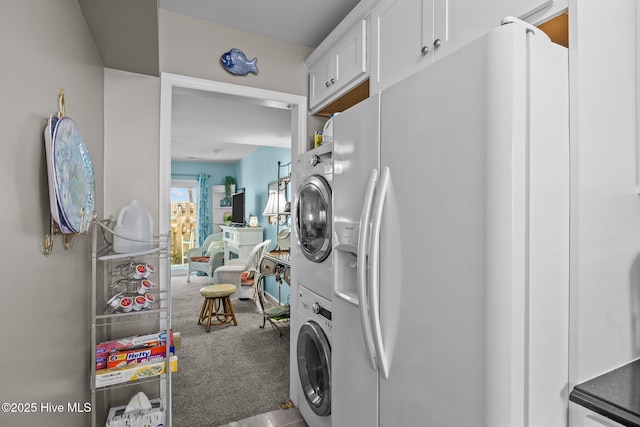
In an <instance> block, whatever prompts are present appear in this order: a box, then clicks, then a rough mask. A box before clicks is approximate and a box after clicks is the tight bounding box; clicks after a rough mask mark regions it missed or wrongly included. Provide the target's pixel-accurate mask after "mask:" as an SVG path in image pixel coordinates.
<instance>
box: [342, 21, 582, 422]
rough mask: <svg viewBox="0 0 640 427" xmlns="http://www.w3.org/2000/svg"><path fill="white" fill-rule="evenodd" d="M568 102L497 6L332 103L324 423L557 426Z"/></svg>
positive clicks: (529, 40) (553, 52) (564, 343)
mask: <svg viewBox="0 0 640 427" xmlns="http://www.w3.org/2000/svg"><path fill="white" fill-rule="evenodd" d="M568 114H569V112H568V58H567V50H566V49H565V48H563V47H560V46H558V45H555V44H553V43H551V42H550V41H549V38H548V37H547V36H546V35H545V34H544V33H542V32H540V31H539V30H538V29H535V28H531V27H530V26H528V25H527V24H525V23H523V22H520V21H518V20H515V19H507V20H506V22H505V23H504V24H503V25H502V26H500V27H498V28H496V29H494V30H492V31H490V32H489V33H487V34H486V35H485V36H483V37H481V38H479V39H477V40H475V41H474V42H472V43H470V44H469V45H467V46H465V47H463V48H461V49H459V50H458V51H455V52H453V53H451V54H450V55H448V56H446V57H444V58H441V59H439V60H438V61H437V62H435V63H434V64H433V65H431V66H429V67H428V68H426V69H424V70H422V71H420V72H418V73H417V74H415V75H412V76H410V77H409V78H407V79H405V80H403V81H401V82H399V83H398V84H396V85H394V86H393V87H391V88H389V89H387V90H384V91H382V92H381V93H380V94H379V95H376V96H372V97H370V98H369V99H367V100H365V101H363V102H361V103H360V104H358V105H356V106H354V107H352V108H350V109H348V110H346V111H345V112H343V113H342V114H340V115H338V116H336V117H334V178H333V179H334V181H333V191H334V192H333V197H334V201H333V203H334V224H333V226H334V228H333V229H334V236H333V237H334V239H333V257H334V259H333V261H334V295H333V316H332V320H333V329H332V415H331V416H332V426H333V427H353V426H367V427H375V426H381V427H409V426H429V427H441V426H442V427H444V426H474V427H524V426H527V427H534V426H540V427H550V426H552V427H559V426H564V425H566V418H567V402H568V401H567V393H568V390H567V387H568V310H569V299H568V293H569V123H568V117H569V116H568Z"/></svg>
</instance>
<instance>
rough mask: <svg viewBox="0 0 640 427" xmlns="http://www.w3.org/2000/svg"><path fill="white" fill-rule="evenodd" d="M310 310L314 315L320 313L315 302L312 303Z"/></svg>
mask: <svg viewBox="0 0 640 427" xmlns="http://www.w3.org/2000/svg"><path fill="white" fill-rule="evenodd" d="M311 310H312V311H313V312H314V313H315V314H318V313H320V304H318V302H317V301H315V302H314V303H313V305H312V306H311Z"/></svg>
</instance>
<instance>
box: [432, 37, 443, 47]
mask: <svg viewBox="0 0 640 427" xmlns="http://www.w3.org/2000/svg"><path fill="white" fill-rule="evenodd" d="M441 44H442V41H441V40H440V39H435V40H434V42H433V48H434V49H437V48H439V47H440V45H441Z"/></svg>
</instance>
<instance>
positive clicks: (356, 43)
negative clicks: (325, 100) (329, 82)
mask: <svg viewBox="0 0 640 427" xmlns="http://www.w3.org/2000/svg"><path fill="white" fill-rule="evenodd" d="M366 42H367V28H366V21H365V20H361V21H360V22H358V23H357V24H356V25H354V27H353V28H352V29H351V30H349V32H348V33H347V34H346V35H345V36H344V37H343V38H342V39H341V40H340V41H339V42H338V43H336V45H335V46H334V47H333V49H332V52H333V61H334V63H335V80H336V82H335V84H334V85H333V90H334V91H336V90H338V89H340V88H342V87H343V86H345V85H347V84H349V83H350V82H352V81H353V80H355V79H357V78H358V77H360V76H361V75H363V74H364V73H366V72H367V61H366V55H365V52H366Z"/></svg>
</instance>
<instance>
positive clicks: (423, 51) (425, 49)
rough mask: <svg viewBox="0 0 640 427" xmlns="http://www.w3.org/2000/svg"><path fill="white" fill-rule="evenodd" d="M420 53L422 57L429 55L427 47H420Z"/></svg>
mask: <svg viewBox="0 0 640 427" xmlns="http://www.w3.org/2000/svg"><path fill="white" fill-rule="evenodd" d="M420 53H422V56H425V55H426V54H427V53H429V46H422V49H420Z"/></svg>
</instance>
